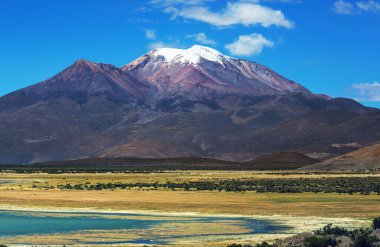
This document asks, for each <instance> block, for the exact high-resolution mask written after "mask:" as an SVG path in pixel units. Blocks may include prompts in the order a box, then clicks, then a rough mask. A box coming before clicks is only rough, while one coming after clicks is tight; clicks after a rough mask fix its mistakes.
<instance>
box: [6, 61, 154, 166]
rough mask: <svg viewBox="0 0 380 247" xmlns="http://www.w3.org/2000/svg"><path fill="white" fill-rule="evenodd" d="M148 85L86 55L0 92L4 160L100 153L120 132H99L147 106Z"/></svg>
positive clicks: (133, 116)
mask: <svg viewBox="0 0 380 247" xmlns="http://www.w3.org/2000/svg"><path fill="white" fill-rule="evenodd" d="M149 90H150V88H149V86H147V85H145V84H142V83H140V82H139V81H137V80H136V79H134V78H132V77H131V76H129V75H126V74H125V73H124V72H123V71H121V70H119V69H118V68H116V67H114V66H112V65H106V64H96V63H92V62H88V61H84V60H80V61H77V62H75V63H74V64H73V65H72V66H70V67H69V68H67V69H66V70H64V71H63V72H61V73H59V74H58V75H56V76H54V77H52V78H50V79H48V80H46V81H43V82H41V83H38V84H36V85H33V86H31V87H28V88H25V89H22V90H19V91H16V92H14V93H11V94H9V95H6V96H3V97H1V98H0V133H1V136H2V138H1V139H0V150H1V151H0V160H1V161H2V162H22V163H24V162H38V161H46V160H56V159H58V160H59V159H63V158H65V159H70V158H77V157H87V156H89V155H96V153H97V152H98V150H99V149H102V146H108V145H111V144H113V143H114V142H115V141H117V140H118V139H119V137H118V136H112V135H108V136H102V135H101V133H102V132H104V131H105V130H107V129H109V128H110V127H111V126H113V125H114V124H116V123H119V122H120V121H123V120H125V119H127V120H125V121H126V123H128V122H131V121H134V119H135V118H137V117H136V116H138V114H139V112H144V110H143V109H144V107H143V106H140V105H139V104H140V102H143V101H144V97H145V96H146V92H147V91H149Z"/></svg>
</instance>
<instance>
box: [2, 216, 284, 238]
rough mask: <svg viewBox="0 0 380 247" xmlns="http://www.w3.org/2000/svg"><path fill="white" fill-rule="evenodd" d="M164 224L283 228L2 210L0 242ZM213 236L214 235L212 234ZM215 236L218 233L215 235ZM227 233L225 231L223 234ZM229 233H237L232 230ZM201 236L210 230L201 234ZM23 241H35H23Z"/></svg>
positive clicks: (234, 221) (263, 225) (236, 221)
mask: <svg viewBox="0 0 380 247" xmlns="http://www.w3.org/2000/svg"><path fill="white" fill-rule="evenodd" d="M164 223H177V224H179V225H180V226H182V227H185V228H186V224H189V223H192V224H193V223H198V224H202V223H217V224H224V225H229V224H230V225H239V226H243V227H245V228H247V229H249V233H248V234H258V233H271V232H274V231H278V230H281V229H282V228H283V227H280V226H276V225H275V224H273V222H268V221H258V220H255V219H250V218H244V217H241V218H239V217H236V218H230V217H188V216H186V217H183V216H178V217H175V216H155V215H140V214H116V213H115V214H107V213H54V212H26V211H0V243H2V241H1V238H5V237H17V236H19V235H42V234H60V233H68V232H80V231H94V230H97V231H99V230H104V231H109V230H131V231H132V232H133V231H135V232H136V233H138V232H139V231H141V230H146V229H151V228H152V227H159V226H160V225H161V224H164ZM210 235H212V234H210ZM214 235H215V234H214ZM223 235H224V236H225V235H226V234H223ZM227 235H236V234H234V233H233V232H231V233H230V234H227ZM201 236H202V237H204V236H207V233H203V234H201ZM189 237H197V236H196V235H186V234H183V233H181V234H178V235H175V234H174V235H173V234H171V235H165V234H163V235H162V234H161V235H159V236H154V235H152V236H149V239H147V238H136V239H134V240H129V241H125V242H124V241H122V242H120V241H118V242H112V241H111V242H106V243H105V242H101V243H103V244H117V243H139V244H168V243H170V242H172V240H174V239H179V238H189ZM20 244H33V242H30V243H20ZM47 244H48V243H47ZM82 244H100V243H99V242H82Z"/></svg>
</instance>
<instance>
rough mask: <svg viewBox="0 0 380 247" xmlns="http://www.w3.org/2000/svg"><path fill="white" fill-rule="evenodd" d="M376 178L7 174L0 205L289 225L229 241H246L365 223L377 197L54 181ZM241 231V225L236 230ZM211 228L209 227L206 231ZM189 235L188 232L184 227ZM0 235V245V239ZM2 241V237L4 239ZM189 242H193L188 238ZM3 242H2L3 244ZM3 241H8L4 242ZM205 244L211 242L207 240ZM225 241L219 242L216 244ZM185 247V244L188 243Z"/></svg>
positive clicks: (378, 205) (375, 212) (379, 205)
mask: <svg viewBox="0 0 380 247" xmlns="http://www.w3.org/2000/svg"><path fill="white" fill-rule="evenodd" d="M368 176H370V177H379V176H380V174H371V175H369V174H353V173H350V174H340V173H334V174H313V173H299V172H296V173H276V172H220V171H218V172H212V171H208V172H205V171H200V172H197V171H191V172H185V171H184V172H169V173H155V174H153V173H149V174H145V173H143V174H9V173H4V174H2V175H1V178H0V209H3V210H4V209H6V210H47V211H58V212H59V211H88V212H128V213H143V214H144V213H150V214H158V215H160V214H173V213H174V214H178V215H219V216H220V215H224V216H232V215H235V216H236V215H238V216H241V217H255V218H260V217H263V219H267V220H274V221H276V222H277V223H280V224H283V225H287V226H292V227H293V230H292V231H290V232H289V231H288V232H286V233H284V234H274V235H265V236H257V237H256V238H254V239H252V238H250V237H245V238H241V239H237V240H236V241H234V242H242V243H250V244H252V243H253V242H259V241H261V240H268V239H269V240H270V239H272V240H273V239H276V238H281V237H285V236H289V234H295V233H299V232H302V231H309V230H314V229H318V228H320V227H322V226H324V225H326V224H328V223H330V222H331V223H335V224H340V225H346V226H352V227H356V226H362V225H366V224H369V222H370V220H371V219H372V218H374V217H378V216H380V215H379V213H380V195H378V194H376V193H370V194H367V195H365V194H359V193H354V194H345V193H342V194H338V193H257V192H255V191H246V192H225V191H207V190H203V191H184V190H168V189H157V190H152V189H149V188H144V187H142V188H131V189H125V190H123V189H113V190H110V189H104V190H65V189H58V188H57V187H56V186H57V185H60V184H73V185H75V184H86V183H87V184H96V183H126V182H130V183H132V182H133V183H138V182H152V181H157V182H165V181H166V182H167V181H176V182H177V183H181V182H189V181H200V180H204V179H221V180H223V179H231V178H234V179H243V178H260V179H266V178H270V179H273V178H281V179H284V178H285V179H286V178H300V179H301V178H302V179H307V178H326V177H347V178H350V177H359V178H360V177H363V178H366V177H368ZM240 230H241V229H240ZM210 231H211V230H210ZM190 233H191V231H190ZM1 240H2V239H1V238H0V243H1ZM4 240H5V239H4ZM192 241H193V240H192ZM5 243H7V242H5ZM8 243H14V242H12V241H10V240H9V242H8ZM208 243H209V244H210V245H211V243H212V241H211V242H208ZM228 243H229V242H228V241H227V242H226V241H222V242H220V241H219V240H218V241H216V242H215V243H213V244H215V245H216V246H226V245H227V244H228ZM190 246H191V244H190Z"/></svg>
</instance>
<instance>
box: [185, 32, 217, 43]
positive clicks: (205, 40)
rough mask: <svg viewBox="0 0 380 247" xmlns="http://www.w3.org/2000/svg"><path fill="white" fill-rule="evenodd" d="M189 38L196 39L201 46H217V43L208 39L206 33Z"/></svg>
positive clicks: (192, 35)
mask: <svg viewBox="0 0 380 247" xmlns="http://www.w3.org/2000/svg"><path fill="white" fill-rule="evenodd" d="M187 37H188V38H191V39H194V40H196V41H197V42H199V43H201V44H205V45H215V44H216V41H215V40H212V39H210V38H209V37H207V35H206V34H205V33H197V34H191V35H188V36H187Z"/></svg>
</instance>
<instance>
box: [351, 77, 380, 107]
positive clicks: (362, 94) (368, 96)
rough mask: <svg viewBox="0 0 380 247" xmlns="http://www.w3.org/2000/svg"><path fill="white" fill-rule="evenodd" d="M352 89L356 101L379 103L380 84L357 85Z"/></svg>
mask: <svg viewBox="0 0 380 247" xmlns="http://www.w3.org/2000/svg"><path fill="white" fill-rule="evenodd" d="M352 88H353V89H354V90H355V91H356V95H357V97H356V99H357V100H358V101H367V102H371V101H372V102H379V101H380V83H379V82H377V81H375V82H373V83H357V84H353V85H352Z"/></svg>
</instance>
